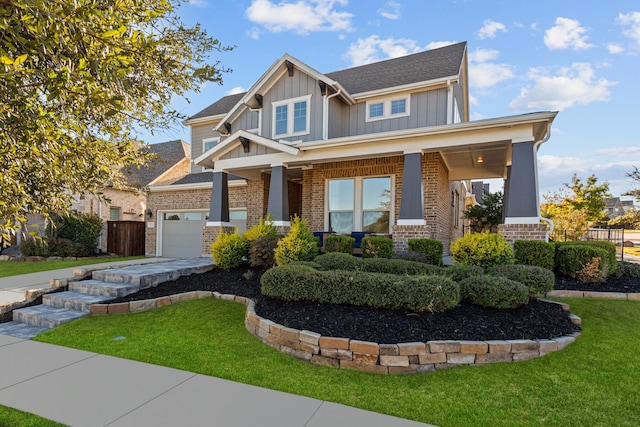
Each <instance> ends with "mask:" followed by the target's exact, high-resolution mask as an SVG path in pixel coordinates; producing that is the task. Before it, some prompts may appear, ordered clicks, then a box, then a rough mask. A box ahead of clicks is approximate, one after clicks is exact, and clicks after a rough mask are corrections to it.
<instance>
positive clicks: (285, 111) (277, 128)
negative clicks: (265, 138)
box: [272, 95, 311, 138]
mask: <svg viewBox="0 0 640 427" xmlns="http://www.w3.org/2000/svg"><path fill="white" fill-rule="evenodd" d="M310 101H311V95H307V96H301V97H299V98H293V99H287V100H285V101H278V102H274V103H272V106H273V137H274V138H283V137H287V136H295V135H306V134H308V133H309V123H310V117H311V115H310V112H309V106H310Z"/></svg>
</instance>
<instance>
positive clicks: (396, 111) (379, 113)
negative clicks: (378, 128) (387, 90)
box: [367, 95, 409, 122]
mask: <svg viewBox="0 0 640 427" xmlns="http://www.w3.org/2000/svg"><path fill="white" fill-rule="evenodd" d="M408 115H409V95H406V96H403V97H400V98H387V99H376V100H373V101H367V121H368V122H372V121H375V120H384V119H393V118H396V117H404V116H408Z"/></svg>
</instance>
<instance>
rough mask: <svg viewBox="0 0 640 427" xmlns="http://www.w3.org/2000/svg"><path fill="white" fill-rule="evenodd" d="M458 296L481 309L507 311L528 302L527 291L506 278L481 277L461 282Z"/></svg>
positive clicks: (521, 285) (519, 284) (522, 286)
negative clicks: (488, 308)
mask: <svg viewBox="0 0 640 427" xmlns="http://www.w3.org/2000/svg"><path fill="white" fill-rule="evenodd" d="M460 296H461V298H462V300H463V301H467V302H469V303H471V304H476V305H479V306H482V307H491V308H500V309H508V308H515V307H519V306H521V305H524V304H526V303H527V302H529V289H528V288H527V287H526V286H525V285H523V284H522V283H520V282H516V281H515V280H510V279H507V278H506V277H498V276H488V275H483V276H476V277H469V278H467V279H464V280H462V281H461V282H460Z"/></svg>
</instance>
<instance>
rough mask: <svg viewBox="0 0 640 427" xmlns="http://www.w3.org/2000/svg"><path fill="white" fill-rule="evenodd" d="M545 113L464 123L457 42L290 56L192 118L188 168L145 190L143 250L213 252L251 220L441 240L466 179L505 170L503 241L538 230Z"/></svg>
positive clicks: (458, 227)
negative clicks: (375, 54)
mask: <svg viewBox="0 0 640 427" xmlns="http://www.w3.org/2000/svg"><path fill="white" fill-rule="evenodd" d="M556 114H557V113H556V112H538V113H531V114H522V115H514V116H509V117H499V118H493V119H486V120H479V121H469V83H468V70H467V44H466V43H458V44H453V45H450V46H446V47H443V48H439V49H433V50H429V51H425V52H421V53H416V54H413V55H408V56H404V57H401V58H396V59H390V60H386V61H381V62H377V63H373V64H369V65H364V66H359V67H354V68H349V69H345V70H341V71H336V72H331V73H328V74H323V73H320V72H318V71H316V70H315V69H313V68H312V67H310V66H309V65H307V64H305V63H303V62H301V61H299V60H297V59H296V58H294V57H292V56H290V55H286V54H285V55H284V56H283V57H282V58H280V59H278V60H277V61H275V62H274V63H273V65H271V66H270V67H269V68H268V69H267V70H266V72H265V73H264V74H263V75H262V76H261V77H260V79H259V80H258V81H257V82H255V84H253V86H251V88H250V89H249V90H248V91H247V92H245V93H240V94H235V95H229V96H226V97H223V98H222V99H220V100H218V101H216V102H214V103H213V104H211V105H210V106H208V107H207V108H205V109H204V110H202V111H200V112H199V113H197V114H195V115H194V116H192V117H191V118H189V119H188V120H187V121H185V125H187V126H189V127H190V129H191V152H192V164H191V173H190V174H188V175H186V176H185V177H184V178H182V179H180V180H178V181H176V182H174V183H172V184H171V185H163V186H152V187H151V193H150V196H149V198H148V208H149V209H151V210H152V211H153V216H152V218H150V219H149V220H148V223H147V228H146V230H147V233H146V252H147V254H148V255H157V256H170V257H195V256H201V255H204V254H208V253H210V244H211V242H212V241H214V240H215V237H216V235H217V233H219V232H220V230H221V227H222V228H223V229H227V230H229V229H231V228H232V227H236V226H237V227H239V228H240V229H241V231H242V230H243V229H245V228H246V227H251V226H253V225H255V224H257V223H258V222H259V220H260V218H261V217H264V216H265V215H267V214H268V215H269V216H270V218H271V220H272V221H274V223H275V224H276V225H277V226H278V227H280V228H281V231H283V232H285V231H287V228H288V226H289V221H290V218H291V217H292V216H293V215H298V216H300V217H302V218H303V219H305V220H307V221H308V224H309V226H310V227H311V229H312V231H314V232H334V233H341V234H350V233H371V234H382V235H391V236H392V238H393V241H394V251H396V252H401V251H404V250H406V246H407V241H408V239H410V238H414V237H429V238H435V239H438V240H440V241H442V242H443V244H444V248H445V251H448V247H449V243H450V242H452V241H453V240H455V239H456V238H458V237H460V236H462V234H463V226H462V225H463V224H462V216H463V215H462V212H463V210H464V200H465V195H466V193H467V188H466V186H465V184H464V183H465V181H467V180H471V179H490V178H503V179H505V180H506V181H505V220H504V224H503V225H502V226H501V231H502V233H503V235H504V236H505V237H507V238H508V240H510V241H513V240H515V239H523V238H524V239H533V240H536V239H544V238H545V230H546V226H545V225H541V224H540V219H539V216H540V215H539V203H538V188H537V186H538V184H537V169H536V153H537V150H538V147H539V145H540V144H541V143H543V142H545V141H546V140H547V139H548V138H549V135H550V128H551V123H552V122H553V120H554V118H555V116H556Z"/></svg>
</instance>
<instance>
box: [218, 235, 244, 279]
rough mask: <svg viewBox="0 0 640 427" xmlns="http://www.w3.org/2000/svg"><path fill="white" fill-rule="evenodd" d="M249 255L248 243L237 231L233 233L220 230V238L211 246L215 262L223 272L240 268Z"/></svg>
mask: <svg viewBox="0 0 640 427" xmlns="http://www.w3.org/2000/svg"><path fill="white" fill-rule="evenodd" d="M247 255H248V251H247V241H246V240H245V239H243V238H242V237H240V235H239V234H238V230H237V229H236V230H235V231H234V232H233V233H227V232H226V231H224V229H220V234H218V238H217V239H216V241H215V242H213V243H212V244H211V256H212V257H213V261H214V262H215V263H216V265H217V266H218V267H220V268H222V269H223V270H229V269H231V268H235V267H239V266H240V265H241V264H242V262H243V258H245V257H246V256H247Z"/></svg>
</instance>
